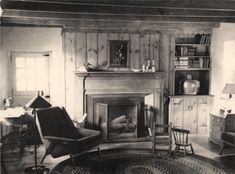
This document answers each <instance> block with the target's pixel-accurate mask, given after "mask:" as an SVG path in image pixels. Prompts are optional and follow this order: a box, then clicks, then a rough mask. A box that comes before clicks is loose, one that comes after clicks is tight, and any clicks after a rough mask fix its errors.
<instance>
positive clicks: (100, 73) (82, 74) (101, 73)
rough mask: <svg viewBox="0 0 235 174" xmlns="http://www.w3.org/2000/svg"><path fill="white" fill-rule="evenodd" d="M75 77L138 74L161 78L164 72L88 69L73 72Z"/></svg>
mask: <svg viewBox="0 0 235 174" xmlns="http://www.w3.org/2000/svg"><path fill="white" fill-rule="evenodd" d="M75 74H76V76H77V77H88V76H89V77H107V76H109V77H117V76H122V77H125V76H128V77H130V76H139V77H151V78H152V77H155V78H157V77H159V78H163V77H164V76H165V72H160V71H158V72H133V71H90V72H78V71H76V72H75Z"/></svg>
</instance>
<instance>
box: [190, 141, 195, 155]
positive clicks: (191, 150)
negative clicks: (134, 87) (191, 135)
mask: <svg viewBox="0 0 235 174" xmlns="http://www.w3.org/2000/svg"><path fill="white" fill-rule="evenodd" d="M190 148H191V151H192V154H193V155H194V150H193V146H192V144H190Z"/></svg>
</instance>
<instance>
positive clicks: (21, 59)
mask: <svg viewBox="0 0 235 174" xmlns="http://www.w3.org/2000/svg"><path fill="white" fill-rule="evenodd" d="M16 68H25V58H24V57H16Z"/></svg>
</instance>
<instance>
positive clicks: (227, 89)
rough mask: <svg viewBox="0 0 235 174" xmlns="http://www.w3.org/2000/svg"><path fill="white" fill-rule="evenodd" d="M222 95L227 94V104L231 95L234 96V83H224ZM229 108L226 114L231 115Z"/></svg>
mask: <svg viewBox="0 0 235 174" xmlns="http://www.w3.org/2000/svg"><path fill="white" fill-rule="evenodd" d="M222 93H224V94H229V102H232V101H230V100H231V99H232V94H235V83H226V84H225V86H224V89H223V92H222ZM231 111H232V110H231V108H229V109H228V110H227V112H228V113H231Z"/></svg>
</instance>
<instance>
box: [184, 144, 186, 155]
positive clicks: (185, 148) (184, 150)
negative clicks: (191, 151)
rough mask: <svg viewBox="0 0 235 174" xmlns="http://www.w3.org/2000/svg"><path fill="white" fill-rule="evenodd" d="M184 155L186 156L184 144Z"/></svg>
mask: <svg viewBox="0 0 235 174" xmlns="http://www.w3.org/2000/svg"><path fill="white" fill-rule="evenodd" d="M184 156H186V147H185V146H184Z"/></svg>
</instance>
